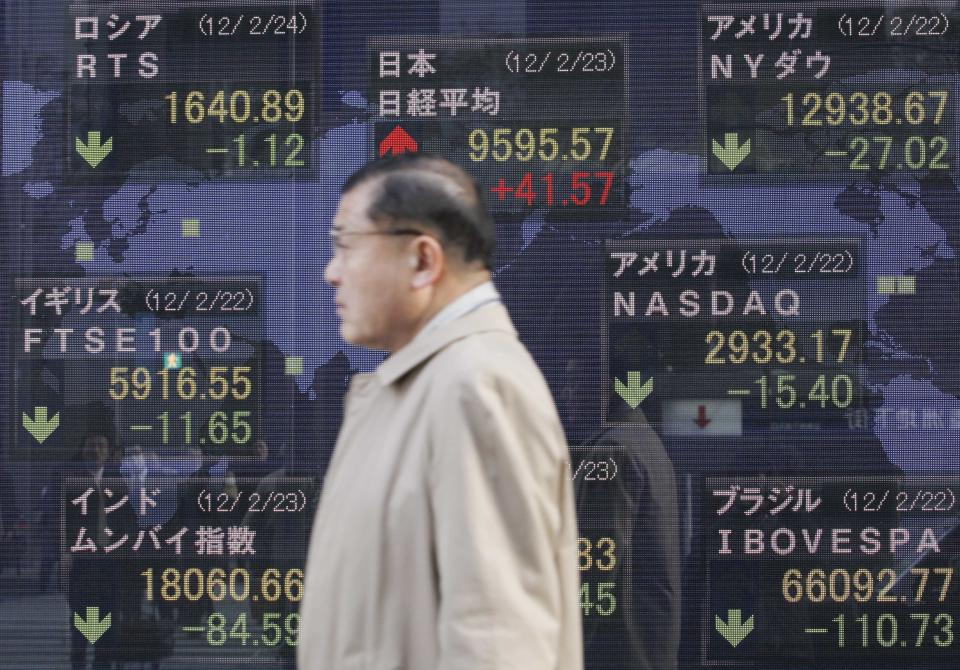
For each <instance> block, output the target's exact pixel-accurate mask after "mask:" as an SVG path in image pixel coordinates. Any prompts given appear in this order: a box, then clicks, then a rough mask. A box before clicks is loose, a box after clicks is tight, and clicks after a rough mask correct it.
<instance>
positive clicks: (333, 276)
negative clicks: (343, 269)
mask: <svg viewBox="0 0 960 670" xmlns="http://www.w3.org/2000/svg"><path fill="white" fill-rule="evenodd" d="M323 278H324V279H325V280H326V282H327V283H328V284H330V286H339V285H340V262H339V261H338V260H337V256H336V255H334V257H333V258H331V259H330V262H329V263H327V267H326V268H325V269H324V271H323Z"/></svg>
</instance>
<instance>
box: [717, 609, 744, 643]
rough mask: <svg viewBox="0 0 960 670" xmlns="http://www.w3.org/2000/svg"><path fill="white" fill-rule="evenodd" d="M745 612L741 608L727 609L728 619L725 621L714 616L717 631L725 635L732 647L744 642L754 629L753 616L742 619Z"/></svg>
mask: <svg viewBox="0 0 960 670" xmlns="http://www.w3.org/2000/svg"><path fill="white" fill-rule="evenodd" d="M742 617H743V613H742V612H741V611H740V610H727V620H726V621H724V620H723V619H721V618H720V617H719V616H716V617H714V619H713V623H714V626H715V627H716V629H717V632H718V633H720V634H721V635H723V638H724V639H725V640H726V641H727V642H729V643H730V646H731V647H736V646H737V645H738V644H740V643H741V642H743V641H744V640H745V639H746V638H747V635H749V634H750V631H752V630H753V617H752V616H751V617H750V618H749V619H747V620H746V621H742V620H741V619H742Z"/></svg>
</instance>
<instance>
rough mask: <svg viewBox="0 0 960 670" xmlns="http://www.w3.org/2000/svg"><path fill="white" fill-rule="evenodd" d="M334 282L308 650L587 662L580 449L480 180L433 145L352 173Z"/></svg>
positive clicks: (324, 654) (538, 669)
mask: <svg viewBox="0 0 960 670" xmlns="http://www.w3.org/2000/svg"><path fill="white" fill-rule="evenodd" d="M331 237H332V238H333V245H334V256H333V259H332V260H331V261H330V264H329V265H328V266H327V270H326V278H327V281H328V282H329V283H330V284H331V285H332V286H334V287H335V288H336V289H337V311H338V313H339V315H340V318H341V320H342V323H341V334H342V336H343V338H344V339H345V340H347V341H348V342H351V343H354V344H359V345H362V346H366V347H371V348H375V349H385V350H387V351H389V352H391V354H390V356H389V358H387V360H386V361H385V362H384V363H382V364H381V365H380V367H379V368H378V369H377V370H376V372H374V373H372V374H360V375H356V376H355V377H354V378H353V382H352V384H351V388H350V392H349V394H348V396H347V400H346V409H345V419H344V423H343V426H342V428H341V431H340V436H339V438H338V441H337V445H336V449H335V451H334V455H333V459H332V462H331V464H330V468H329V470H328V472H327V476H326V481H325V482H324V486H323V493H322V498H321V501H320V505H319V509H318V512H317V517H316V520H315V522H314V526H313V533H312V536H311V540H310V550H309V555H308V559H307V566H306V580H305V592H304V597H303V602H302V603H301V607H300V612H301V615H302V622H301V630H302V634H301V635H300V644H299V649H298V661H299V667H300V668H301V670H321V669H323V670H327V669H329V668H344V669H346V668H361V667H363V668H372V667H383V668H405V669H406V668H409V669H410V670H413V669H416V670H434V669H440V668H444V669H446V668H480V667H484V668H491V669H492V668H507V667H510V668H523V669H524V670H580V669H581V668H582V665H583V652H582V645H581V620H580V611H579V607H578V606H577V593H578V587H579V576H578V574H577V568H576V554H575V551H574V548H575V546H576V538H577V531H576V519H575V512H574V505H573V491H572V483H571V480H570V469H569V457H568V454H567V447H566V441H565V440H564V437H563V430H562V428H561V426H560V421H559V418H558V416H557V413H556V409H555V408H554V406H553V400H552V398H551V396H550V392H549V390H548V389H547V386H546V382H545V381H544V379H543V376H542V375H541V374H540V371H539V370H538V369H537V367H536V364H535V363H534V362H533V359H532V358H531V357H530V355H529V354H528V353H527V351H526V349H525V348H524V347H523V345H522V344H521V343H520V341H519V339H518V337H517V333H516V330H515V329H514V327H513V324H512V322H511V320H510V316H509V315H508V313H507V311H506V309H505V308H504V307H503V306H502V304H501V303H500V296H499V294H498V293H497V290H496V288H495V287H494V286H493V283H492V282H491V274H490V258H491V256H492V251H493V240H494V230H493V220H492V218H491V217H490V215H489V213H488V212H487V210H486V207H485V206H484V203H483V196H482V191H481V189H480V187H479V185H478V184H477V183H476V182H475V181H474V180H473V179H472V178H470V177H469V176H468V175H467V174H466V173H465V172H464V171H463V170H461V169H460V168H458V167H456V166H454V165H453V164H452V163H449V162H448V161H445V160H442V159H439V158H434V157H429V156H425V155H422V154H421V155H415V156H412V157H411V156H404V157H398V158H390V159H385V160H383V161H377V162H374V163H371V164H370V165H369V166H367V167H366V168H364V169H363V170H361V171H360V172H359V173H357V174H356V175H354V176H353V177H351V178H350V179H349V180H348V181H347V184H346V186H345V187H344V193H343V197H342V199H341V201H340V206H339V209H338V211H337V214H336V217H335V219H334V222H333V227H332V229H331Z"/></svg>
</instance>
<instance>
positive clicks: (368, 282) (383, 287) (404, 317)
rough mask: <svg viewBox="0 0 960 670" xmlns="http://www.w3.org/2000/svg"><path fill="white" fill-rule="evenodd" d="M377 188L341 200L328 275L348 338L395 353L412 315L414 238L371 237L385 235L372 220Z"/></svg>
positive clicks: (367, 185) (364, 186) (360, 188)
mask: <svg viewBox="0 0 960 670" xmlns="http://www.w3.org/2000/svg"><path fill="white" fill-rule="evenodd" d="M374 186H375V182H364V183H360V184H359V185H357V186H355V187H354V188H352V189H351V190H349V191H347V193H345V194H344V196H343V198H341V200H340V206H339V207H338V208H337V214H336V216H335V217H334V220H333V227H334V230H335V231H336V235H337V239H336V241H335V244H334V256H333V259H331V261H330V263H329V264H328V265H327V269H326V273H325V275H326V280H327V283H329V284H330V285H331V286H333V287H335V288H336V289H337V299H336V300H337V314H338V315H339V316H340V319H341V323H340V335H341V336H342V337H343V339H344V340H346V341H347V342H350V343H352V344H358V345H361V346H364V347H369V348H371V349H385V350H388V351H394V350H395V349H396V348H397V347H396V345H395V343H397V342H403V341H406V339H408V333H407V331H408V330H409V328H410V324H411V322H412V316H413V315H412V310H413V309H414V297H413V290H412V289H411V287H410V278H411V276H412V274H413V271H414V267H413V265H412V263H411V259H414V256H413V255H412V253H411V252H410V251H409V249H408V245H409V243H410V240H411V239H412V238H411V237H405V236H390V235H370V234H369V233H376V232H382V231H381V229H379V228H378V227H377V226H376V224H375V223H374V222H373V221H372V220H370V218H369V217H368V216H367V208H368V205H369V203H370V201H371V197H372V193H373V187H374ZM358 233H362V234H358Z"/></svg>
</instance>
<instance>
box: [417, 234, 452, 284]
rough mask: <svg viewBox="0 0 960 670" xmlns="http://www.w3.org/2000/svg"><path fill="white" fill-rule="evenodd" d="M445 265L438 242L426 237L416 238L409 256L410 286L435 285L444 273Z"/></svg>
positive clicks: (444, 258) (444, 257)
mask: <svg viewBox="0 0 960 670" xmlns="http://www.w3.org/2000/svg"><path fill="white" fill-rule="evenodd" d="M446 265H447V258H446V254H445V253H444V250H443V246H442V245H441V244H440V242H439V241H438V240H437V239H436V238H434V237H429V236H427V235H422V236H420V237H418V238H417V239H416V240H415V241H414V243H413V254H412V255H411V256H410V269H411V270H413V277H412V278H411V285H412V286H413V288H424V287H426V286H430V285H431V284H436V283H437V282H438V281H439V280H440V277H442V276H443V273H444V272H445V271H446Z"/></svg>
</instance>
